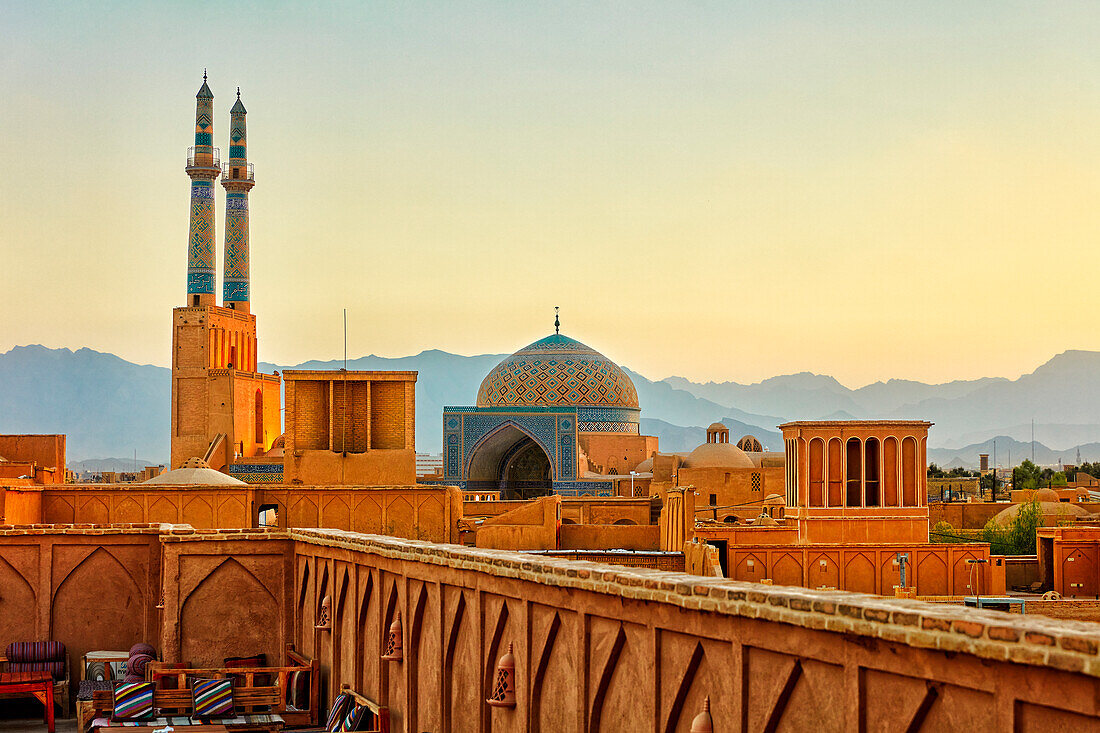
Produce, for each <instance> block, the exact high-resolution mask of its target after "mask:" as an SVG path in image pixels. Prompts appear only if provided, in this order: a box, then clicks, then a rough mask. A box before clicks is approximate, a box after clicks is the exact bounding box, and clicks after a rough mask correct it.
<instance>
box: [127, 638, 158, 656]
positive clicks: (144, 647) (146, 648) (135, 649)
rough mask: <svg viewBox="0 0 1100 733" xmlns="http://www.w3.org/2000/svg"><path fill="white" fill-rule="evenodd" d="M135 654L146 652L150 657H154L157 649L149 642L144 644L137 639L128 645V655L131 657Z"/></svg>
mask: <svg viewBox="0 0 1100 733" xmlns="http://www.w3.org/2000/svg"><path fill="white" fill-rule="evenodd" d="M135 654H148V655H149V656H150V657H154V658H155V657H156V656H157V650H156V649H154V648H153V647H152V646H150V645H149V644H146V643H145V642H143V641H139V642H138V643H137V644H134V645H133V646H132V647H130V656H131V657H132V656H134V655H135Z"/></svg>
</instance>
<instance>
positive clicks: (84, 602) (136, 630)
mask: <svg viewBox="0 0 1100 733" xmlns="http://www.w3.org/2000/svg"><path fill="white" fill-rule="evenodd" d="M81 549H84V548H81ZM141 549H144V548H141ZM74 551H75V550H74ZM116 551H118V550H116V548H113V547H97V548H95V549H93V550H92V551H91V552H89V553H88V555H87V556H86V557H84V558H83V559H82V560H81V561H80V562H79V563H77V564H76V565H75V567H73V568H72V569H71V570H69V571H68V573H66V574H65V576H64V578H63V579H62V580H61V582H60V583H59V584H58V585H57V590H56V591H55V592H54V596H53V604H52V606H51V610H50V636H49V638H50V639H54V640H57V641H60V642H62V643H64V644H65V647H66V650H67V651H68V652H69V659H70V660H71V661H72V662H76V661H78V660H79V659H80V658H81V657H82V656H83V655H84V654H85V653H86V652H89V651H93V650H96V649H129V648H130V647H131V646H132V645H134V644H136V643H137V642H139V641H145V640H146V639H145V614H146V595H145V589H144V588H143V583H144V580H145V579H144V578H142V579H141V580H142V581H143V583H142V584H139V583H138V580H137V579H135V578H134V576H133V575H131V574H130V571H129V570H128V569H127V567H126V565H125V564H124V563H123V562H121V561H120V560H119V559H118V557H116V556H115V555H114V552H116ZM136 551H137V550H136V548H126V552H127V555H129V557H127V560H131V559H132V558H133V556H134V554H135V552H136ZM55 560H56V557H55ZM55 582H56V578H55Z"/></svg>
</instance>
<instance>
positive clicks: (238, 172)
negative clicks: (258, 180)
mask: <svg viewBox="0 0 1100 733" xmlns="http://www.w3.org/2000/svg"><path fill="white" fill-rule="evenodd" d="M222 178H223V179H229V180H230V181H252V180H255V178H254V171H253V168H252V164H251V163H223V164H222Z"/></svg>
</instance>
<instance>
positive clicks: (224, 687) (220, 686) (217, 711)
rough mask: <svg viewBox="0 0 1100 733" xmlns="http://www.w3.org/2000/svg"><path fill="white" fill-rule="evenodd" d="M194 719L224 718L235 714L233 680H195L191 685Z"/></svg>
mask: <svg viewBox="0 0 1100 733" xmlns="http://www.w3.org/2000/svg"><path fill="white" fill-rule="evenodd" d="M191 699H192V702H193V703H194V713H193V715H194V717H196V718H223V717H226V716H229V715H232V714H233V680H195V681H194V682H192V683H191Z"/></svg>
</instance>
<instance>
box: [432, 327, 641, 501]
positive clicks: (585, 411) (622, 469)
mask: <svg viewBox="0 0 1100 733" xmlns="http://www.w3.org/2000/svg"><path fill="white" fill-rule="evenodd" d="M640 416H641V411H640V409H639V407H638V392H637V390H636V389H635V388H634V383H633V382H632V381H631V379H630V377H629V376H628V375H627V374H626V372H625V371H623V370H622V369H621V368H620V367H619V366H618V365H617V364H615V363H614V362H612V361H611V360H610V359H608V358H607V357H606V356H604V355H603V354H601V353H599V352H598V351H596V350H595V349H593V348H591V347H589V346H586V345H585V344H583V343H581V342H580V341H577V340H575V339H572V338H569V337H568V336H564V335H562V334H561V333H560V329H559V324H558V322H557V319H555V329H554V333H553V334H550V335H549V336H547V337H545V338H542V339H539V340H538V341H535V342H534V343H532V344H529V345H527V346H525V347H524V348H522V349H520V350H519V351H517V352H516V353H514V354H512V355H511V356H509V357H507V358H506V359H504V360H503V361H501V362H500V363H499V364H497V365H496V367H494V368H493V370H492V371H490V372H489V374H487V375H486V376H485V379H484V380H483V381H482V383H481V387H480V389H479V390H478V394H477V404H476V405H474V406H469V407H445V408H444V409H443V483H447V484H454V485H458V486H460V487H461V488H463V489H464V490H467V491H488V490H491V491H498V490H499V491H500V492H501V498H529V497H533V496H541V495H546V494H558V495H561V496H604V497H609V496H613V495H614V480H615V478H616V477H622V476H624V475H625V476H629V472H630V471H631V470H633V469H634V468H635V467H636V466H637V465H638V464H640V463H641V462H642V461H644V460H646V459H647V458H649V457H650V455H652V453H654V452H656V450H657V439H656V438H655V437H653V436H645V435H641V430H640Z"/></svg>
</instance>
